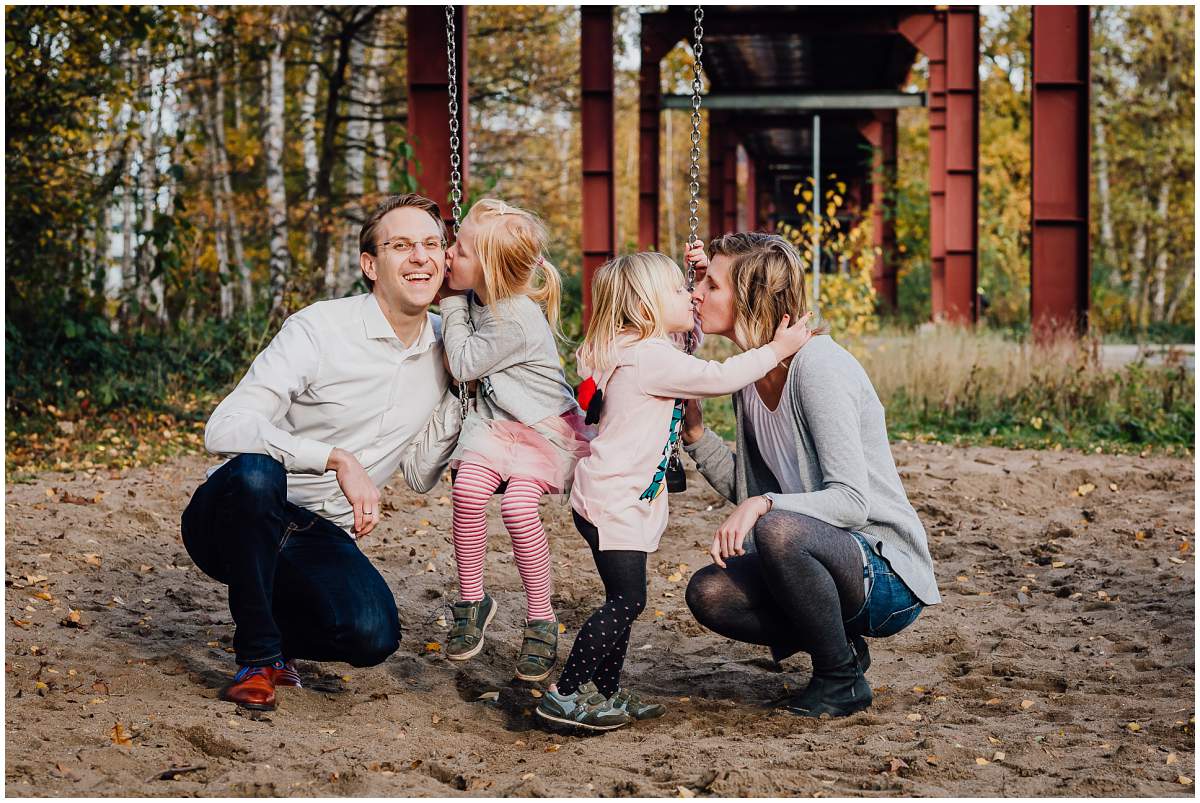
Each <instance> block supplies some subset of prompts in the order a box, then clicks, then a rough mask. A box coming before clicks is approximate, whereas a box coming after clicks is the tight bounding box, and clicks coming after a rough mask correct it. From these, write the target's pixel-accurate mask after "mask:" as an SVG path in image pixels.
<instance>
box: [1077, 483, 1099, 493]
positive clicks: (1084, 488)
mask: <svg viewBox="0 0 1200 803" xmlns="http://www.w3.org/2000/svg"><path fill="white" fill-rule="evenodd" d="M1094 490H1096V486H1095V485H1092V484H1091V483H1090V482H1085V483H1084V484H1083V485H1080V486H1079V487H1078V488H1076V489H1075V492H1076V493H1077V494H1079V495H1080V496H1087V495H1088V494H1090V493H1091V492H1092V491H1094Z"/></svg>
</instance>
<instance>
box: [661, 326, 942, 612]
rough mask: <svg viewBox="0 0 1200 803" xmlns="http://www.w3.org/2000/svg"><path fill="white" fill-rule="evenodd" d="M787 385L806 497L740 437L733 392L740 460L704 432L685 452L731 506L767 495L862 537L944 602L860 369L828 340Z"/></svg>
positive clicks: (806, 355) (932, 600)
mask: <svg viewBox="0 0 1200 803" xmlns="http://www.w3.org/2000/svg"><path fill="white" fill-rule="evenodd" d="M788 387H789V391H790V393H791V394H792V395H791V402H792V405H791V407H792V410H794V411H795V419H794V421H793V423H794V430H793V431H794V434H795V438H796V454H797V455H799V457H800V465H799V474H800V477H801V478H802V479H803V482H804V486H805V492H804V493H792V494H783V493H779V483H778V482H776V480H775V477H774V475H773V474H772V473H771V470H770V469H769V468H768V467H767V465H766V463H765V462H763V460H762V458H761V457H760V456H759V453H758V448H757V446H755V444H754V441H753V440H752V439H751V438H749V437H748V435H747V433H746V428H745V422H744V420H743V416H744V415H745V413H744V411H742V410H740V409H739V407H738V401H737V399H738V397H737V394H734V397H733V400H734V414H735V415H736V417H737V454H736V455H734V454H733V453H732V452H731V451H730V450H729V447H728V446H727V445H726V444H725V442H724V441H723V440H721V438H720V437H719V436H718V435H717V434H716V433H714V432H713V431H712V430H710V429H705V431H704V436H703V437H702V438H700V440H698V441H696V442H695V443H694V444H692V445H690V446H685V447H684V449H685V451H686V452H687V453H688V454H689V455H691V457H692V459H693V460H695V461H696V466H697V468H699V469H700V473H701V474H703V475H704V477H705V479H707V480H708V482H709V484H711V485H712V486H713V488H715V489H716V490H717V491H718V492H719V493H721V494H722V495H723V496H724V497H725V498H726V499H729V500H730V501H733V502H735V503H737V502H741V501H742V500H744V499H746V498H747V497H750V496H758V495H762V494H765V495H766V496H768V497H769V498H770V499H771V501H772V504H773V507H774V509H775V510H790V511H793V512H796V513H803V514H805V515H807V516H812V517H813V518H815V519H819V520H821V521H823V522H826V523H828V524H832V525H833V526H835V527H841V528H843V529H846V530H853V531H856V532H861V533H863V534H864V535H865V536H867V540H868V541H869V542H870V543H871V545H872V547H873V548H874V549H875V550H876V551H877V552H878V553H879V554H880V555H881V556H883V557H885V558H887V560H888V562H890V563H891V565H892V569H893V571H895V572H896V574H898V575H899V576H900V578H901V579H902V580H904V582H905V583H906V584H907V585H908V587H909V588H910V589H912V592H913V593H914V594H916V595H917V597H918V598H919V599H920V600H921V601H922V602H923V603H925V604H926V605H935V604H937V603H939V602H941V600H942V597H941V594H939V593H938V588H937V580H936V578H935V577H934V573H933V558H932V557H930V554H929V544H928V539H927V538H926V535H925V528H924V527H923V526H922V525H921V521H920V519H918V518H917V513H916V511H915V510H913V507H912V505H911V504H909V501H908V497H907V495H906V494H905V493H904V486H903V485H902V484H901V483H900V474H899V472H897V471H896V463H895V461H894V460H893V459H892V451H891V447H890V445H889V443H888V435H887V426H886V425H885V423H884V417H883V405H882V404H881V403H880V401H879V396H878V395H876V393H875V388H874V386H873V385H872V384H871V380H870V379H869V378H868V377H867V373H866V371H864V370H863V367H862V366H861V365H860V364H859V362H858V360H856V359H854V357H853V355H851V354H850V352H848V351H846V350H845V349H844V348H842V347H841V346H839V345H838V344H837V343H835V342H834V341H833V339H832V338H830V337H828V336H821V337H815V338H813V339H812V341H810V342H809V343H808V345H806V346H805V347H804V348H802V349H800V351H799V352H798V353H797V354H796V356H795V358H794V359H793V360H792V364H791V367H790V368H789V377H788Z"/></svg>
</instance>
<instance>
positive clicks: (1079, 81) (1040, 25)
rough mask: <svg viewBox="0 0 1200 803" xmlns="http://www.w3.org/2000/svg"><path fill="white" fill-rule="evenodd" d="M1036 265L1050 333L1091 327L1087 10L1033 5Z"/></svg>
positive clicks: (1039, 304)
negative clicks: (1089, 304)
mask: <svg viewBox="0 0 1200 803" xmlns="http://www.w3.org/2000/svg"><path fill="white" fill-rule="evenodd" d="M1030 38H1031V39H1032V40H1033V42H1032V53H1033V60H1032V61H1033V63H1032V67H1033V100H1032V108H1033V113H1032V129H1033V132H1032V139H1033V150H1032V155H1031V158H1030V162H1031V164H1030V166H1031V168H1032V187H1031V190H1032V200H1033V204H1032V212H1033V215H1032V217H1033V228H1032V232H1033V236H1032V249H1031V250H1032V260H1031V264H1030V271H1029V274H1030V275H1029V278H1030V286H1029V300H1030V307H1031V315H1032V319H1033V327H1034V330H1035V331H1039V332H1041V333H1042V334H1043V335H1045V334H1049V333H1050V332H1051V331H1053V330H1056V329H1059V328H1063V327H1070V328H1071V329H1073V330H1074V331H1075V332H1078V333H1082V332H1083V331H1084V330H1085V329H1086V327H1087V314H1088V301H1089V296H1090V287H1091V252H1090V249H1089V247H1088V225H1089V222H1090V221H1089V214H1088V182H1089V179H1090V176H1089V167H1088V153H1089V146H1090V140H1089V137H1088V133H1089V132H1088V107H1089V104H1090V99H1091V98H1090V91H1089V89H1090V81H1091V71H1090V67H1089V61H1088V54H1089V45H1090V43H1089V20H1088V7H1087V6H1034V8H1033V30H1032V35H1031V37H1030Z"/></svg>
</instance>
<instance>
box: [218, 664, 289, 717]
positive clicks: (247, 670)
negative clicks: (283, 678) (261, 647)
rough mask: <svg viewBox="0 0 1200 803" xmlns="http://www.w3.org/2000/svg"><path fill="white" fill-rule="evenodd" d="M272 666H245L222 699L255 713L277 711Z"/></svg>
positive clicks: (274, 669) (234, 678)
mask: <svg viewBox="0 0 1200 803" xmlns="http://www.w3.org/2000/svg"><path fill="white" fill-rule="evenodd" d="M277 671H278V670H277V669H276V668H275V667H270V666H243V667H242V668H241V669H239V670H238V671H237V674H236V675H234V676H233V682H231V683H230V684H229V685H228V686H227V687H226V688H225V691H224V692H223V693H222V695H221V698H222V699H223V700H227V701H228V702H231V703H237V704H238V705H240V706H241V707H242V708H249V709H252V710H255V711H274V710H275V675H276V672H277Z"/></svg>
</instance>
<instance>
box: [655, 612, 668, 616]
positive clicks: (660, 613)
mask: <svg viewBox="0 0 1200 803" xmlns="http://www.w3.org/2000/svg"><path fill="white" fill-rule="evenodd" d="M654 615H655V616H666V614H665V613H663V612H662V611H655V612H654Z"/></svg>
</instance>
